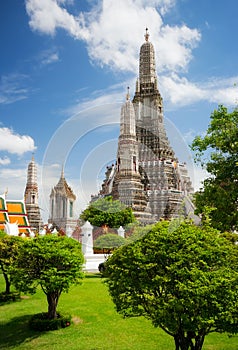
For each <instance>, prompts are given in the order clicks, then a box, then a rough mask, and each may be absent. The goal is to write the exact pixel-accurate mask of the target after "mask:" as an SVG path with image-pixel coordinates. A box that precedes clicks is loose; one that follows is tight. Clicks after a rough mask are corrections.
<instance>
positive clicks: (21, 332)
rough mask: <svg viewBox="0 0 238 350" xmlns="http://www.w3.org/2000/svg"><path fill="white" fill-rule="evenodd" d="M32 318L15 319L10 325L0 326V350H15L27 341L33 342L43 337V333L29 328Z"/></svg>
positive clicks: (29, 316)
mask: <svg viewBox="0 0 238 350" xmlns="http://www.w3.org/2000/svg"><path fill="white" fill-rule="evenodd" d="M31 317H32V315H24V316H20V317H14V318H12V319H11V321H9V322H8V323H2V324H0V349H8V348H9V349H10V348H14V349H15V347H17V346H18V345H20V344H21V343H23V342H25V341H26V340H27V341H31V340H32V339H35V338H37V337H39V336H40V335H42V333H43V332H35V331H33V330H31V329H30V328H29V325H28V324H29V320H30V318H31Z"/></svg>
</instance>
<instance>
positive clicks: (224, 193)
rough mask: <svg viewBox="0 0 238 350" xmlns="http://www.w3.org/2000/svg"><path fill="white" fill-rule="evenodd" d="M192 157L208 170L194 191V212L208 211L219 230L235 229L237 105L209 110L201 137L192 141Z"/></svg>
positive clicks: (237, 219) (237, 218)
mask: <svg viewBox="0 0 238 350" xmlns="http://www.w3.org/2000/svg"><path fill="white" fill-rule="evenodd" d="M191 147H192V150H193V151H194V152H195V160H196V161H197V162H199V163H201V164H202V166H203V167H205V168H206V170H207V171H208V172H209V173H210V174H211V175H210V176H209V178H208V179H206V180H205V181H204V187H203V189H200V190H199V191H198V192H197V193H196V194H195V205H196V208H197V209H196V213H198V214H199V213H201V214H203V213H204V208H205V207H211V208H214V209H216V210H213V211H212V212H211V214H210V215H211V219H212V225H213V227H215V228H218V229H219V230H221V231H226V230H230V231H233V230H236V229H238V109H237V108H235V109H234V110H233V111H232V112H230V113H229V112H228V110H227V108H226V107H224V106H222V105H221V106H219V107H218V109H217V110H215V111H214V112H213V113H212V114H211V118H210V124H209V126H208V129H207V132H206V135H205V136H204V137H201V136H197V137H196V138H195V139H194V141H193V143H192V146H191Z"/></svg>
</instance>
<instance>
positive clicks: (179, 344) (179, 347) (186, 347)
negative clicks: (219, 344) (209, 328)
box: [174, 334, 205, 350]
mask: <svg viewBox="0 0 238 350" xmlns="http://www.w3.org/2000/svg"><path fill="white" fill-rule="evenodd" d="M193 338H194V336H191V335H190V334H187V336H185V335H184V334H176V335H175V336H174V343H175V350H202V347H203V343H204V338H205V335H197V336H196V337H195V343H193Z"/></svg>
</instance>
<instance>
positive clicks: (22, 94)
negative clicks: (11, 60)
mask: <svg viewBox="0 0 238 350" xmlns="http://www.w3.org/2000/svg"><path fill="white" fill-rule="evenodd" d="M27 79H28V76H26V75H24V74H17V73H15V74H9V75H3V76H2V77H1V80H0V104H10V103H13V102H16V101H20V100H24V99H26V98H27V97H28V93H29V91H28V88H27V87H26V80H27Z"/></svg>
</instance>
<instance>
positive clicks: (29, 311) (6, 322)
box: [0, 274, 238, 350]
mask: <svg viewBox="0 0 238 350" xmlns="http://www.w3.org/2000/svg"><path fill="white" fill-rule="evenodd" d="M3 290H4V283H3V278H2V276H0V292H1V291H3ZM58 310H61V311H62V312H65V313H70V314H71V315H73V319H74V324H73V325H71V326H70V327H68V328H65V329H61V330H58V331H51V332H45V333H39V332H34V331H31V330H29V329H28V320H29V318H30V316H31V315H33V314H36V313H38V312H44V311H47V302H46V298H45V295H44V294H43V292H41V291H38V293H37V294H35V295H33V296H27V297H24V298H23V299H22V300H21V301H20V302H14V303H10V304H6V305H1V306H0V349H19V350H20V349H22V350H23V349H24V350H31V349H34V350H35V349H42V350H109V349H110V350H156V349H158V350H173V349H174V343H173V339H172V338H171V337H169V336H168V335H166V334H165V333H164V332H162V331H161V330H159V329H155V328H154V327H153V326H152V325H151V323H150V322H149V321H147V320H145V319H143V318H134V319H123V318H122V317H121V316H120V315H118V314H117V313H116V311H115V310H114V306H113V303H112V302H111V300H110V297H109V295H108V292H107V287H106V286H105V285H104V284H103V283H102V279H101V278H100V276H99V275H93V274H92V275H88V276H87V277H86V278H85V279H84V281H83V284H82V285H81V286H76V287H72V288H71V289H70V291H69V293H68V294H63V295H62V296H61V298H60V302H59V308H58ZM204 350H238V337H232V338H229V337H228V336H227V335H217V334H213V335H211V336H209V337H207V339H206V342H205V345H204Z"/></svg>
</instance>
